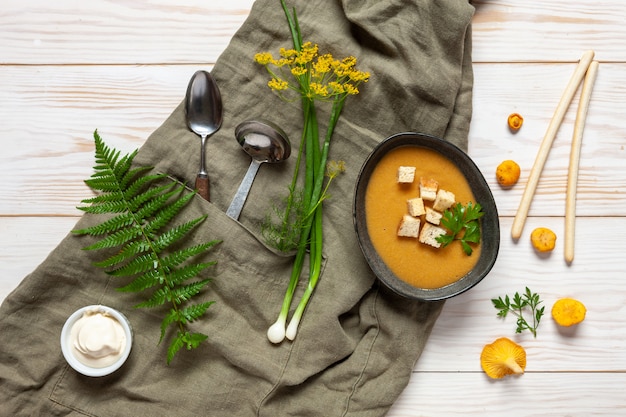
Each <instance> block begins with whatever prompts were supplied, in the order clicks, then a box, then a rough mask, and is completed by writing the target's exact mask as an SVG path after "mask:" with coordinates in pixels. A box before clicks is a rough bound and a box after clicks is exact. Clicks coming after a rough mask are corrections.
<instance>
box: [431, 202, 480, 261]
mask: <svg viewBox="0 0 626 417" xmlns="http://www.w3.org/2000/svg"><path fill="white" fill-rule="evenodd" d="M484 214H485V213H484V212H483V211H482V207H481V205H480V204H479V203H475V204H472V202H471V201H470V202H469V203H467V206H463V205H462V204H461V203H456V204H455V205H454V206H452V207H451V208H449V209H447V210H446V211H444V212H443V217H442V218H441V224H442V225H443V226H444V227H446V228H447V229H448V230H449V231H450V233H447V234H445V235H441V236H438V237H437V242H439V243H441V244H442V245H443V246H444V247H445V246H448V245H449V244H450V243H452V242H453V241H455V240H459V241H460V242H461V247H462V248H463V252H465V254H466V255H468V256H469V255H471V254H472V252H473V249H472V247H471V246H470V243H478V242H480V223H479V221H478V220H479V219H480V218H481V217H483V215H484Z"/></svg>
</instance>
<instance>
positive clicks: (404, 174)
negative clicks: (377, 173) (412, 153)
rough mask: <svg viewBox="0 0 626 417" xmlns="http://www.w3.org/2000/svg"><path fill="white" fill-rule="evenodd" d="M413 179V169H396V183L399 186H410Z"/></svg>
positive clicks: (402, 167) (403, 167)
mask: <svg viewBox="0 0 626 417" xmlns="http://www.w3.org/2000/svg"><path fill="white" fill-rule="evenodd" d="M414 179H415V167H405V166H401V167H398V175H397V181H398V183H400V184H410V183H412V182H413V180H414Z"/></svg>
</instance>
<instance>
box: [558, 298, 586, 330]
mask: <svg viewBox="0 0 626 417" xmlns="http://www.w3.org/2000/svg"><path fill="white" fill-rule="evenodd" d="M586 314H587V308H586V307H585V305H584V304H583V303H581V302H580V301H578V300H574V299H573V298H561V299H560V300H557V301H556V302H555V303H554V305H553V306H552V318H553V319H554V321H555V322H556V323H557V324H558V325H559V326H565V327H569V326H573V325H574V324H578V323H580V322H581V321H583V320H584V319H585V315H586Z"/></svg>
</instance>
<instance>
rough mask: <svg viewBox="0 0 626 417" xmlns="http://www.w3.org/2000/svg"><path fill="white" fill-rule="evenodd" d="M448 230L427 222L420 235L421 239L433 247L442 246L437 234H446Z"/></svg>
mask: <svg viewBox="0 0 626 417" xmlns="http://www.w3.org/2000/svg"><path fill="white" fill-rule="evenodd" d="M445 234H446V230H445V229H444V228H442V227H439V226H434V225H432V224H430V223H425V224H424V227H422V231H421V232H420V235H419V241H420V242H421V243H424V244H426V245H430V246H432V247H433V248H439V247H441V243H439V242H437V236H441V235H445Z"/></svg>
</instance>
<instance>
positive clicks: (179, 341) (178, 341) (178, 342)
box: [167, 332, 185, 365]
mask: <svg viewBox="0 0 626 417" xmlns="http://www.w3.org/2000/svg"><path fill="white" fill-rule="evenodd" d="M183 346H185V341H184V339H183V333H181V332H178V333H177V334H176V336H175V337H174V339H173V340H172V343H170V347H169V348H167V364H168V365H169V364H170V362H171V361H172V359H174V356H175V355H176V354H177V353H178V351H179V350H180V349H181V348H182V347H183Z"/></svg>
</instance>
